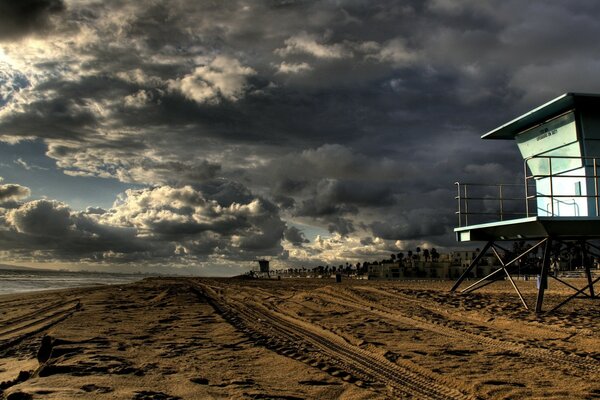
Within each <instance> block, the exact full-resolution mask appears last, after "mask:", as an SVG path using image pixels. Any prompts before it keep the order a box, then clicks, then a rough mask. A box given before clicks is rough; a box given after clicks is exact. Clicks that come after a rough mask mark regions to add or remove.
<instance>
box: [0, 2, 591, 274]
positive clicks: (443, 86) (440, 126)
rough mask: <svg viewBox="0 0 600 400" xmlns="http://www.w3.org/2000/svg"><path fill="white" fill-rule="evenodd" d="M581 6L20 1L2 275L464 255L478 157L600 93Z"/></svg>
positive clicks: (0, 224) (495, 167)
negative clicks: (458, 205) (456, 232)
mask: <svg viewBox="0 0 600 400" xmlns="http://www.w3.org/2000/svg"><path fill="white" fill-rule="evenodd" d="M598 17H600V5H599V4H598V2H596V1H592V0H574V1H562V0H561V1H558V0H555V1H527V2H524V1H517V0H498V1H486V2H483V1H479V0H452V1H451V0H418V1H416V0H415V1H400V0H398V1H394V0H390V1H370V0H369V1H367V0H364V1H361V0H348V1H343V0H338V1H333V0H332V1H308V0H306V1H304V0H265V1H242V0H239V1H209V0H204V1H186V0H171V1H169V0H153V1H143V2H142V1H128V0H103V1H95V0H21V1H12V0H0V177H2V178H3V181H2V182H0V262H3V263H15V264H22V265H40V266H44V265H46V266H68V267H72V268H77V267H80V268H92V269H102V268H105V269H107V270H123V271H127V270H132V269H133V270H158V269H162V270H172V268H179V271H185V272H186V273H196V274H211V275H214V274H234V273H239V272H240V271H242V270H247V269H248V267H249V266H250V265H251V263H250V261H251V260H253V259H256V258H257V257H269V258H270V259H272V260H273V262H274V263H275V264H278V265H306V266H309V265H311V266H314V265H318V264H320V263H327V264H334V265H337V264H339V263H343V262H346V261H347V262H353V263H355V262H357V261H364V260H377V259H381V258H383V257H387V256H388V255H389V254H390V253H391V252H394V253H397V252H399V251H402V250H407V249H413V248H414V247H415V246H421V247H436V248H437V249H439V250H441V249H449V248H452V247H453V246H455V245H456V244H455V242H454V236H453V233H452V228H453V226H454V225H455V218H454V214H453V213H454V208H455V203H454V200H453V196H454V186H453V182H455V181H457V180H459V181H460V180H462V181H482V180H490V179H491V180H494V181H504V182H518V181H519V175H518V174H519V171H521V168H522V166H521V162H520V156H519V154H518V151H517V150H516V146H515V145H514V143H511V142H486V141H482V140H480V139H479V136H480V135H481V134H483V133H485V132H487V131H488V130H490V129H493V128H495V127H496V126H498V125H500V124H502V123H504V122H506V121H507V120H509V119H511V118H513V117H515V116H517V115H519V114H521V113H523V112H525V111H528V110H529V109H530V108H532V107H534V106H537V105H539V104H541V103H543V102H545V101H548V100H550V99H552V98H554V97H556V96H558V95H560V94H562V93H564V92H568V91H575V92H577V91H580V92H600V79H598V74H599V72H600V46H599V45H598V38H599V37H600V24H598Z"/></svg>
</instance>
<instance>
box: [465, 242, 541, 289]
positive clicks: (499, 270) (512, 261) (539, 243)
mask: <svg viewBox="0 0 600 400" xmlns="http://www.w3.org/2000/svg"><path fill="white" fill-rule="evenodd" d="M546 240H548V239H542V240H541V241H539V242H538V243H536V244H535V245H533V246H532V247H530V248H529V249H527V250H525V251H524V252H523V253H521V254H520V255H518V256H517V257H515V258H513V259H512V260H510V261H509V262H507V263H506V264H504V262H503V261H502V258H501V257H500V256H499V255H498V253H497V252H494V254H495V255H496V257H497V258H498V260H499V261H500V262H501V263H502V265H503V267H504V269H506V268H508V267H510V266H512V265H513V264H514V263H516V262H517V261H519V260H520V259H521V258H523V257H524V256H526V255H527V254H529V253H531V252H532V251H534V250H535V249H537V248H538V247H539V246H541V245H542V243H545V242H546ZM502 269H503V268H500V269H497V270H495V271H494V272H492V273H490V274H488V275H486V276H484V277H483V278H481V279H480V280H478V281H477V282H475V283H474V284H472V285H471V286H469V287H467V288H466V289H463V290H462V292H461V293H469V292H472V291H474V290H477V289H481V288H482V287H484V286H487V285H489V284H490V283H492V282H493V281H488V282H486V283H484V284H483V285H480V286H478V285H479V284H480V283H481V282H483V281H485V280H488V279H490V278H491V277H493V276H495V275H496V274H499V273H500V272H502Z"/></svg>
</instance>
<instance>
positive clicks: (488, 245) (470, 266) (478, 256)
mask: <svg viewBox="0 0 600 400" xmlns="http://www.w3.org/2000/svg"><path fill="white" fill-rule="evenodd" d="M492 244H494V241H493V240H490V241H489V242H487V243H486V245H485V246H483V249H482V250H481V251H480V252H479V254H477V256H476V257H475V259H474V260H473V261H471V264H470V265H469V267H468V268H467V269H466V270H465V271H464V272H463V273H462V275H461V276H460V278H458V279H457V280H456V282H455V283H454V286H452V288H451V289H450V291H451V292H454V291H455V290H456V289H457V288H458V287H459V286H460V284H461V283H462V282H463V281H464V280H465V279H466V278H467V276H469V273H470V272H471V270H472V269H473V268H475V267H476V266H477V264H479V260H481V257H483V256H484V255H485V253H486V252H487V251H488V249H489V248H490V246H491V245H492Z"/></svg>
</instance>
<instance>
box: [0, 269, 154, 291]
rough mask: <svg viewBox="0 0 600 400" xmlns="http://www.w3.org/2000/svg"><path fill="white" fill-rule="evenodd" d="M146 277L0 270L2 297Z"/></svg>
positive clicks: (110, 283) (122, 281) (117, 282)
mask: <svg viewBox="0 0 600 400" xmlns="http://www.w3.org/2000/svg"><path fill="white" fill-rule="evenodd" d="M145 277H146V275H140V274H131V275H129V274H114V273H97V272H68V271H47V270H39V271H37V270H35V269H28V270H8V269H0V295H2V294H10V293H20V292H32V291H37V290H50V289H65V288H75V287H84V286H97V285H114V284H119V283H129V282H134V281H138V280H141V279H143V278H145Z"/></svg>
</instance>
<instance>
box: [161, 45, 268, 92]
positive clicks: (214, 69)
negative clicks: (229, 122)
mask: <svg viewBox="0 0 600 400" xmlns="http://www.w3.org/2000/svg"><path fill="white" fill-rule="evenodd" d="M254 74H256V71H254V70H253V69H252V68H250V67H246V66H243V65H242V64H240V62H239V61H238V60H236V59H235V58H232V57H229V56H224V55H220V56H217V57H215V59H214V60H212V61H211V62H210V63H209V64H207V65H201V66H199V67H196V69H194V71H193V72H192V73H191V74H189V75H186V76H184V77H183V78H181V79H177V80H170V81H169V86H170V87H171V89H174V90H178V91H180V92H181V93H182V94H183V95H184V96H185V97H187V98H188V99H190V100H194V101H196V102H198V103H218V102H219V100H220V98H221V97H222V98H225V99H227V100H230V101H237V100H239V99H240V98H241V97H242V96H243V94H244V91H245V89H246V86H247V85H246V83H247V82H246V81H247V78H248V77H249V76H252V75H254Z"/></svg>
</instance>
